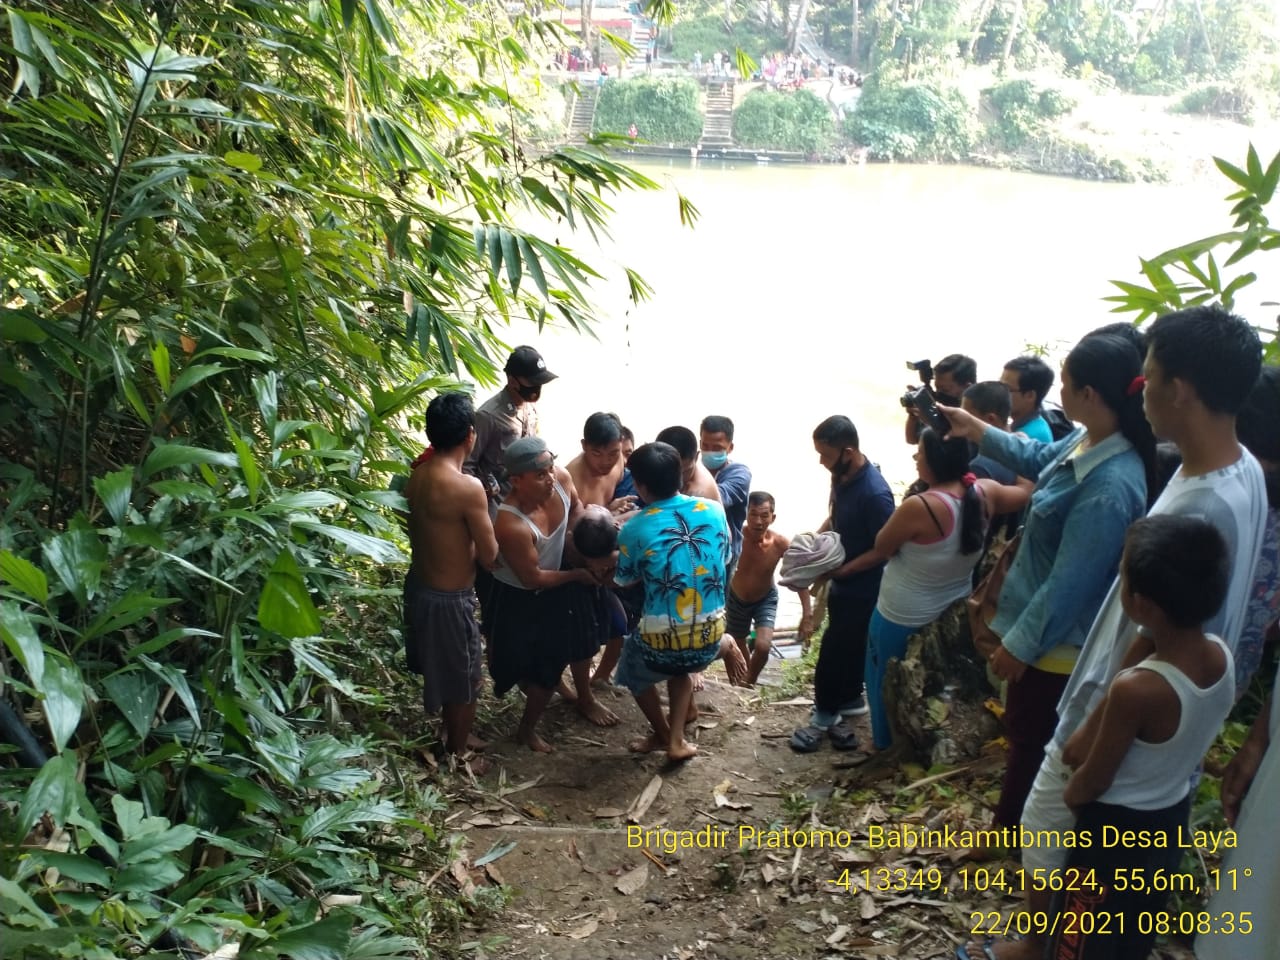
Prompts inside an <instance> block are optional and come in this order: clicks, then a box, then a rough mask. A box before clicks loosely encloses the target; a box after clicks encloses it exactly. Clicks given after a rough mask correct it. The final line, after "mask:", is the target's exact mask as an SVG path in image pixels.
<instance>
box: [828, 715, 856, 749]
mask: <svg viewBox="0 0 1280 960" xmlns="http://www.w3.org/2000/svg"><path fill="white" fill-rule="evenodd" d="M827 732H828V733H829V734H831V746H833V747H834V748H835V749H837V750H845V751H848V750H857V749H858V735H857V734H856V733H854V732H853V731H852V730H850V729H849V727H848V726H846V725H845V724H844V722H843V721H842V722H840V723H837V724H834V725H833V726H832V727H831V729H830V730H828V731H827Z"/></svg>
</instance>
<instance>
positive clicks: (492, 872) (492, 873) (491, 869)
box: [484, 863, 507, 887]
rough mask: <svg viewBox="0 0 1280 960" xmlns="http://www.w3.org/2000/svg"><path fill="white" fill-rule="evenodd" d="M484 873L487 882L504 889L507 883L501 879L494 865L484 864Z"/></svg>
mask: <svg viewBox="0 0 1280 960" xmlns="http://www.w3.org/2000/svg"><path fill="white" fill-rule="evenodd" d="M484 872H485V874H486V875H487V876H488V878H489V880H490V881H491V882H493V883H496V884H497V885H498V886H500V887H505V886H506V885H507V881H506V880H504V879H502V874H500V873H499V872H498V867H497V865H496V864H493V863H486V864H485V865H484Z"/></svg>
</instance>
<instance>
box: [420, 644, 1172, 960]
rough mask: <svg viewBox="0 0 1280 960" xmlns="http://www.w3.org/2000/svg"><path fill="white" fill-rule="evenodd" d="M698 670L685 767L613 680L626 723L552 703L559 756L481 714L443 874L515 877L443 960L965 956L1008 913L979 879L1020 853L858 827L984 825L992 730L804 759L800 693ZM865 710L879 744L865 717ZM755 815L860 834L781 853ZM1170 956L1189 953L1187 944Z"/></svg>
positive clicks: (1012, 902) (996, 761)
mask: <svg viewBox="0 0 1280 960" xmlns="http://www.w3.org/2000/svg"><path fill="white" fill-rule="evenodd" d="M778 673H779V666H778V663H777V662H776V661H775V662H773V663H771V664H770V667H769V669H768V671H767V672H766V675H765V677H764V678H763V679H764V680H766V681H771V682H773V683H776V682H777V681H778V679H779V676H778ZM707 680H708V682H707V686H706V689H705V690H704V691H703V692H702V693H700V694H699V695H698V696H697V702H698V703H699V705H700V707H701V710H702V713H701V716H700V717H699V719H698V720H697V721H696V722H695V723H694V724H693V725H691V728H690V729H691V731H692V734H691V736H692V738H693V739H694V741H695V742H696V743H697V745H698V748H699V750H698V755H697V757H695V758H694V759H693V760H691V761H689V762H688V763H685V764H683V765H681V766H679V767H671V766H669V765H667V764H666V762H665V757H664V756H663V755H661V754H647V755H637V754H634V753H631V752H629V751H628V749H627V743H628V742H629V741H630V740H633V739H635V738H636V737H638V736H640V735H642V734H643V733H644V732H645V730H646V728H645V725H644V721H643V719H642V718H641V716H640V714H639V711H638V710H637V709H636V707H635V705H634V703H633V702H632V701H631V699H630V697H629V696H627V695H625V694H624V692H623V691H621V690H617V691H608V692H606V693H605V694H604V695H603V698H604V701H605V702H606V703H608V705H609V706H610V707H611V708H612V709H613V710H614V711H615V712H616V713H617V714H618V715H619V716H620V717H621V718H622V723H620V724H619V725H618V726H616V727H612V728H597V727H592V726H590V725H588V724H587V722H586V721H585V720H583V719H582V718H581V717H579V715H578V714H577V712H576V711H575V710H574V708H573V707H572V706H571V705H569V704H566V703H563V702H560V701H556V702H553V704H552V706H551V707H550V708H549V710H548V713H547V716H546V717H545V718H544V733H545V735H546V736H547V738H548V739H549V740H551V741H553V742H554V744H555V745H556V751H555V752H554V753H553V754H550V755H538V754H534V753H532V752H531V751H529V750H527V749H525V748H523V747H518V746H517V745H516V744H515V742H514V741H512V740H511V739H510V735H509V734H510V731H509V729H505V730H504V729H499V727H501V726H504V725H505V722H506V721H510V722H512V723H514V718H513V717H511V716H510V715H509V714H507V715H499V716H497V717H495V718H492V719H491V720H490V721H489V724H488V725H489V726H490V727H492V729H482V730H481V731H480V732H481V733H482V734H484V735H489V736H493V737H494V738H495V739H494V742H493V744H492V746H491V748H490V750H489V753H488V755H489V757H490V758H491V759H492V760H493V761H495V763H494V768H493V770H492V771H491V772H489V773H488V774H486V775H484V776H482V777H480V778H478V779H475V780H473V779H471V778H469V777H467V776H465V775H464V774H453V775H451V776H449V777H448V778H447V779H446V785H447V789H448V791H449V793H450V795H451V796H452V797H453V799H454V806H453V808H452V810H451V811H450V813H449V815H448V819H447V825H448V827H449V828H450V829H451V830H453V831H456V832H458V833H460V834H461V835H462V836H463V837H464V838H465V843H464V845H463V846H462V847H461V854H460V857H459V860H458V861H457V862H456V863H455V864H453V867H452V870H451V871H450V873H449V875H448V876H447V877H446V878H445V882H452V883H453V884H455V885H456V887H457V889H458V891H459V892H460V893H461V894H463V895H466V894H467V892H468V891H470V890H471V889H472V888H473V887H477V888H478V887H481V886H485V885H489V886H494V885H498V884H505V885H507V887H508V890H509V893H510V903H509V906H508V907H507V908H506V910H505V911H503V912H502V913H501V914H500V915H498V916H497V917H496V918H490V919H488V920H486V921H483V922H478V923H477V925H476V927H475V929H472V930H468V931H464V936H463V938H462V939H460V940H459V942H458V943H456V944H452V945H445V944H441V945H439V947H440V952H441V954H442V955H443V956H467V957H504V958H508V957H509V958H517V957H520V958H556V960H658V958H670V960H694V958H699V960H701V958H725V960H757V958H778V960H784V958H796V960H809V958H827V957H840V958H847V957H910V958H922V960H923V958H932V957H951V956H954V955H955V949H956V946H957V945H958V944H960V943H963V942H964V941H966V940H967V939H969V932H970V930H971V929H972V928H973V926H974V923H975V919H980V918H978V917H975V914H987V915H989V914H990V913H991V912H995V913H998V914H1001V915H1007V914H1008V912H1009V911H1010V910H1011V909H1012V908H1013V907H1015V906H1016V905H1017V903H1018V900H1017V899H1016V898H1015V897H1013V896H1002V895H998V894H991V893H985V892H983V893H979V892H977V891H976V890H975V887H977V886H985V885H987V882H989V880H990V878H991V877H992V876H994V871H995V870H997V869H998V868H999V867H1000V866H1001V865H1004V866H1006V867H1008V868H1010V869H1013V868H1016V866H1017V864H1016V863H1015V862H1012V861H1005V862H1004V863H1003V864H1001V862H999V861H996V862H991V863H986V864H982V865H980V866H979V865H974V864H968V863H966V862H964V861H963V860H962V855H963V853H964V851H963V850H959V849H916V848H911V847H909V848H907V849H895V850H888V851H884V850H873V849H871V848H870V846H869V843H868V839H867V838H868V836H869V833H870V829H869V828H870V827H872V826H874V825H880V826H883V827H886V828H893V827H899V826H903V825H908V824H909V825H916V826H926V825H927V826H930V827H940V826H942V825H944V824H948V823H949V824H952V825H953V826H955V827H957V828H959V827H965V826H972V827H978V826H985V825H986V821H987V817H988V813H987V809H988V807H987V805H988V804H989V803H990V802H992V801H994V799H995V797H996V796H997V795H998V792H999V782H998V776H999V772H1000V768H1001V764H1002V756H1001V747H1000V746H999V744H993V745H992V746H991V749H990V750H989V751H987V753H986V754H984V756H983V757H981V758H980V759H979V760H977V761H975V762H972V763H970V764H967V765H963V766H961V767H958V768H954V769H950V770H942V771H934V772H933V774H932V775H931V774H930V773H929V772H928V771H926V770H924V769H922V768H921V767H919V766H916V765H914V764H912V763H910V762H901V761H894V760H892V759H889V758H877V759H867V758H866V757H865V755H863V754H858V753H854V754H848V753H838V752H836V751H834V750H833V749H832V747H831V744H830V743H829V742H828V743H824V744H823V746H822V748H821V749H820V750H819V751H818V752H817V753H814V754H809V755H803V754H798V753H795V752H794V751H792V750H791V749H790V747H789V746H788V740H787V738H788V737H789V736H790V734H791V732H792V730H794V729H795V728H796V727H797V726H801V725H803V723H804V722H805V719H806V717H807V714H808V705H807V702H806V701H803V698H794V697H793V698H790V699H787V700H782V701H779V702H772V703H770V702H767V698H765V697H762V696H760V695H759V694H757V693H756V692H755V691H751V690H744V689H740V688H735V687H731V686H729V685H728V684H727V683H725V682H724V675H723V673H721V672H719V666H718V665H717V668H716V670H715V671H713V672H711V673H709V674H708V678H707ZM518 706H519V704H518V703H516V704H512V709H516V708H518ZM856 725H857V729H858V731H859V736H860V737H861V738H862V739H863V740H864V741H868V740H869V737H870V732H869V730H868V729H867V726H866V718H865V717H863V718H858V720H857V721H856ZM629 827H630V828H633V829H640V828H643V829H660V828H667V829H671V830H688V831H699V830H703V829H704V828H710V831H711V833H710V836H713V837H716V838H719V837H721V836H723V838H724V839H723V841H722V843H723V845H722V846H718V847H715V848H707V847H706V846H705V844H704V845H703V846H701V847H694V848H692V849H682V850H677V851H674V852H673V851H664V850H663V849H662V847H661V846H660V845H659V844H657V843H651V844H650V845H648V846H647V847H646V846H643V845H637V844H636V842H635V841H634V840H633V841H632V842H630V843H629V841H628V836H629V835H628V828H629ZM744 827H745V828H748V830H751V829H754V830H758V831H769V830H775V831H777V830H780V829H781V828H784V827H786V828H792V829H795V828H801V827H812V828H815V829H817V830H822V829H826V828H829V829H831V830H833V831H834V830H845V831H848V832H849V836H848V837H844V838H842V837H841V836H840V835H839V834H835V835H834V839H835V841H836V842H837V843H839V842H841V841H844V842H845V845H844V846H840V847H830V846H829V847H826V848H822V849H815V848H809V847H803V848H797V847H795V846H780V847H774V848H770V847H768V846H765V845H762V844H761V842H760V841H761V840H764V841H766V842H767V841H768V840H774V841H776V840H779V839H780V838H779V837H778V835H777V834H776V833H775V834H772V835H770V834H766V835H765V836H764V837H760V836H756V837H754V838H752V837H751V836H749V835H748V836H744V835H743V834H742V832H741V831H742V828H744ZM706 835H707V834H704V836H706ZM743 839H746V841H747V842H746V843H742V844H740V840H743ZM753 839H754V842H753ZM715 842H717V843H720V842H721V841H719V840H718V839H717V840H716V841H715ZM486 860H487V861H488V862H487V863H486V862H485V861H486ZM864 870H865V871H867V872H866V873H863V872H862V871H864ZM845 871H848V872H847V873H846V872H845ZM842 879H843V880H845V881H846V883H845V884H840V883H837V882H832V881H840V880H842ZM868 881H870V883H869V884H868ZM1162 951H1163V952H1162V953H1161V954H1160V956H1161V957H1164V958H1187V957H1190V956H1191V954H1190V952H1189V951H1187V950H1185V949H1183V948H1180V947H1178V946H1177V945H1170V946H1168V947H1163V948H1162Z"/></svg>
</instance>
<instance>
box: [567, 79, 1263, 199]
mask: <svg viewBox="0 0 1280 960" xmlns="http://www.w3.org/2000/svg"><path fill="white" fill-rule="evenodd" d="M680 75H683V72H682V71H674V70H673V71H659V72H658V73H656V74H655V76H672V77H675V76H680ZM1010 79H1013V78H1009V77H998V76H997V75H996V74H995V72H994V70H992V69H990V68H984V67H972V68H969V69H966V70H964V71H961V72H959V73H957V74H956V75H954V76H952V77H949V78H947V79H946V80H944V81H941V82H940V83H939V85H938V86H939V89H942V88H947V89H952V90H954V91H958V93H959V94H960V95H962V96H963V100H964V102H965V103H967V104H968V112H969V115H968V116H967V117H964V118H962V121H963V122H964V124H965V125H966V126H967V136H966V137H964V142H963V144H962V145H961V146H959V147H958V148H956V149H953V150H950V151H949V155H948V156H946V157H929V158H927V159H928V160H929V161H930V162H950V163H958V164H965V165H972V166H978V167H990V168H996V169H1006V170H1017V171H1024V172H1029V173H1039V174H1046V175H1053V176H1064V177H1071V178H1074V179H1080V180H1101V181H1112V182H1121V183H1191V182H1195V181H1198V180H1202V179H1204V178H1206V177H1212V176H1216V170H1215V167H1214V163H1213V158H1214V157H1215V156H1220V157H1225V158H1232V157H1235V158H1238V157H1241V156H1243V155H1244V154H1245V152H1246V151H1247V149H1248V146H1249V144H1250V143H1254V144H1256V145H1257V147H1258V149H1259V152H1260V153H1262V154H1264V155H1265V154H1269V153H1274V152H1275V151H1276V150H1278V149H1280V123H1277V121H1275V120H1271V119H1268V120H1266V121H1263V122H1259V123H1255V124H1252V125H1249V124H1246V123H1242V122H1238V121H1237V120H1233V119H1228V118H1225V117H1215V116H1204V115H1195V114H1188V113H1183V112H1178V107H1179V103H1180V100H1181V96H1179V95H1174V96H1145V95H1138V94H1127V93H1122V92H1119V91H1117V90H1115V89H1114V88H1111V87H1109V86H1107V85H1105V84H1104V83H1102V82H1099V81H1098V80H1096V79H1094V80H1092V81H1085V80H1079V79H1073V78H1069V77H1062V76H1059V75H1056V74H1051V73H1036V74H1019V75H1018V76H1017V77H1016V79H1017V80H1019V81H1025V82H1027V83H1029V84H1032V85H1033V86H1034V87H1035V89H1037V90H1040V91H1049V92H1051V94H1052V95H1053V96H1055V97H1058V98H1060V99H1061V100H1062V101H1063V102H1066V103H1069V104H1070V109H1068V110H1066V111H1065V112H1063V113H1062V114H1061V115H1060V116H1056V117H1051V118H1040V119H1039V120H1038V121H1037V122H1035V123H1034V124H1033V125H1032V126H1031V128H1030V129H1027V130H1025V131H1024V132H1025V136H1023V137H1020V138H1018V141H1017V142H1016V143H1013V144H1011V143H1010V140H1009V137H1008V136H1007V124H1006V123H1002V117H1001V116H1000V115H999V113H998V112H996V111H995V110H994V109H993V107H992V105H991V102H990V97H989V94H988V92H989V91H990V90H991V89H992V88H993V87H995V86H997V85H998V84H1001V83H1004V82H1007V81H1008V80H1010ZM579 82H581V81H579ZM623 82H626V81H623ZM713 85H715V86H716V87H717V89H718V88H719V84H713ZM765 86H766V85H765V84H763V83H761V82H758V81H747V82H741V81H739V82H738V83H736V84H733V85H732V87H731V89H732V110H734V111H736V110H737V109H738V108H739V107H740V106H741V105H742V103H743V102H744V100H745V99H746V98H747V97H748V96H749V95H751V94H752V93H754V92H756V91H759V90H761V89H764V88H765ZM703 89H704V93H703V95H702V99H703V104H702V108H701V109H702V112H703V116H704V119H707V120H709V118H710V116H711V111H710V110H709V109H708V105H707V103H706V100H707V96H706V92H705V91H706V90H708V89H709V88H707V87H706V86H705V85H704V87H703ZM804 89H805V90H807V91H808V92H810V93H812V94H814V95H815V96H817V97H818V98H819V99H821V100H822V101H823V102H824V103H826V104H827V105H828V106H829V107H830V108H831V109H832V111H833V113H834V114H835V115H836V116H837V117H841V116H843V117H849V116H851V115H852V114H853V113H854V111H855V109H856V104H857V95H858V91H857V90H855V89H853V88H849V87H843V86H841V85H838V84H833V83H832V82H831V81H830V80H826V79H818V80H811V81H808V82H807V83H806V85H805V87H804ZM780 96H786V94H781V95H780ZM719 112H724V113H726V122H727V111H723V110H721V111H719ZM962 112H963V108H962ZM722 125H723V124H722ZM856 126H857V125H856V124H850V123H848V122H845V123H844V124H842V126H841V129H842V132H843V133H844V137H843V139H842V142H841V143H840V144H838V145H837V146H835V147H833V148H832V149H831V150H829V151H826V152H825V153H824V154H822V155H808V156H806V155H805V154H802V153H800V152H797V151H795V150H780V149H776V148H773V147H770V146H767V145H766V146H746V145H741V144H726V143H723V142H714V143H713V142H712V138H710V137H708V136H707V135H706V133H705V132H704V140H705V141H706V142H704V143H701V144H699V145H697V146H689V145H686V146H680V145H671V144H663V143H656V142H655V143H645V142H644V140H643V137H642V138H641V140H640V141H639V142H638V143H636V144H635V145H634V147H633V148H632V149H633V152H634V153H635V155H637V156H644V157H653V158H677V157H694V158H700V159H729V160H761V161H769V162H778V163H793V162H804V161H806V160H821V161H826V162H849V161H851V160H853V161H858V162H861V161H862V160H864V159H868V160H870V161H871V162H885V161H887V160H889V156H892V154H890V155H889V156H886V155H885V153H883V152H882V153H879V154H878V153H877V150H876V149H875V146H874V145H873V146H872V148H871V149H870V150H868V149H867V145H866V144H863V143H859V142H858V138H857V134H856V132H852V131H851V129H850V128H851V127H852V128H856ZM708 129H709V126H708ZM618 132H622V131H618ZM903 135H904V136H906V137H913V136H914V137H917V138H918V137H919V135H920V134H919V131H911V130H904V131H903ZM923 159H926V158H923V157H918V158H917V157H908V158H907V159H905V160H903V159H902V158H901V157H899V158H898V160H899V161H901V162H918V161H919V160H923ZM890 162H895V161H890Z"/></svg>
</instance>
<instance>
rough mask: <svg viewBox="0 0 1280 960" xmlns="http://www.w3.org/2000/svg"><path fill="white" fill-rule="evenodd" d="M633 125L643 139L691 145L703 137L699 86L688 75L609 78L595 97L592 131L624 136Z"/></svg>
mask: <svg viewBox="0 0 1280 960" xmlns="http://www.w3.org/2000/svg"><path fill="white" fill-rule="evenodd" d="M633 123H634V124H635V125H636V129H637V130H638V131H639V134H640V138H641V139H642V140H648V141H650V142H652V143H674V144H675V145H676V146H681V147H685V146H691V145H693V144H696V143H697V142H698V140H699V139H701V137H702V111H701V109H699V105H698V85H697V83H696V82H695V81H693V80H691V79H690V78H688V77H663V76H649V77H633V78H631V79H629V80H611V81H609V82H608V83H606V84H605V85H604V87H603V88H601V90H600V93H599V95H598V98H597V100H596V116H595V124H594V126H593V128H592V132H593V133H597V134H600V133H613V134H620V135H625V134H626V132H627V130H628V129H629V128H630V126H631V124H633Z"/></svg>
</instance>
